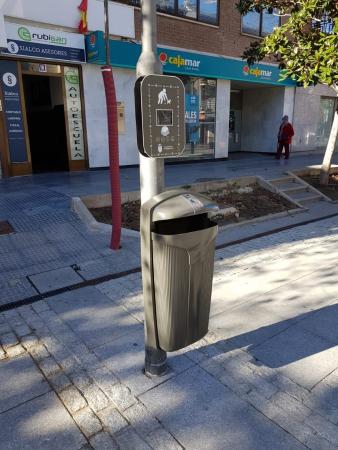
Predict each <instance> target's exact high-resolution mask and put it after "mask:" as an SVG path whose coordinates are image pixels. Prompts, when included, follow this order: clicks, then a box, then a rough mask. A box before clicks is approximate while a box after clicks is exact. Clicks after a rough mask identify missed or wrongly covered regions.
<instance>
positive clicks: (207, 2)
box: [129, 0, 220, 25]
mask: <svg viewBox="0 0 338 450" xmlns="http://www.w3.org/2000/svg"><path fill="white" fill-rule="evenodd" d="M129 4H130V5H132V6H140V0H129ZM219 4H220V1H219V0H157V1H156V5H157V10H158V11H159V12H162V13H167V14H171V15H174V16H179V17H184V18H186V19H190V20H195V21H198V22H204V23H208V24H211V25H218V19H219Z"/></svg>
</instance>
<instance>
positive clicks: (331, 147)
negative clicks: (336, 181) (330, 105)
mask: <svg viewBox="0 0 338 450" xmlns="http://www.w3.org/2000/svg"><path fill="white" fill-rule="evenodd" d="M332 87H333V89H334V90H335V92H336V93H337V95H338V86H337V85H336V86H332ZM337 136H338V105H337V107H336V111H335V114H334V119H333V124H332V128H331V133H330V137H329V142H328V143H327V147H326V150H325V155H324V159H323V163H322V167H321V169H320V180H319V182H320V185H321V186H327V185H328V183H329V175H330V168H331V161H332V157H333V154H334V151H335V148H336V142H337Z"/></svg>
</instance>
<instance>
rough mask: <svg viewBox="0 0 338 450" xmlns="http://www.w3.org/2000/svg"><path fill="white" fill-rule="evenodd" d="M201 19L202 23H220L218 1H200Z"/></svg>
mask: <svg viewBox="0 0 338 450" xmlns="http://www.w3.org/2000/svg"><path fill="white" fill-rule="evenodd" d="M199 17H200V21H201V22H206V23H211V24H213V25H216V24H217V23H218V1H217V0H200V4H199Z"/></svg>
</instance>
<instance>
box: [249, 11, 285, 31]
mask: <svg viewBox="0 0 338 450" xmlns="http://www.w3.org/2000/svg"><path fill="white" fill-rule="evenodd" d="M276 14H277V10H273V12H269V11H267V10H264V11H261V12H256V11H250V12H249V13H248V14H246V15H245V16H242V32H243V33H247V34H251V35H253V36H267V35H268V34H271V33H272V32H273V30H274V29H275V28H276V27H279V26H280V17H279V16H278V15H276Z"/></svg>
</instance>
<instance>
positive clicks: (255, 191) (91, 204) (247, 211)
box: [73, 177, 300, 233]
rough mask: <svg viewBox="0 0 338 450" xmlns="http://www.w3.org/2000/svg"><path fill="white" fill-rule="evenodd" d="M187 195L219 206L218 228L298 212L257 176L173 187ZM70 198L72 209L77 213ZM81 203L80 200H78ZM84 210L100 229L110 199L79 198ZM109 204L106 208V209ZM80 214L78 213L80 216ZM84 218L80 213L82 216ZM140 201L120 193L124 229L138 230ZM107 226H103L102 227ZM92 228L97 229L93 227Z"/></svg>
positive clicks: (108, 221)
mask: <svg viewBox="0 0 338 450" xmlns="http://www.w3.org/2000/svg"><path fill="white" fill-rule="evenodd" d="M175 188H176V189H177V188H180V189H184V190H187V191H189V192H199V193H202V194H204V195H206V196H208V197H210V198H211V199H212V200H214V201H215V202H216V203H217V204H218V205H219V207H220V210H221V214H220V215H217V217H218V223H219V225H221V226H229V225H232V226H233V225H234V224H237V223H238V224H239V223H244V222H247V221H252V220H255V219H257V220H263V219H264V218H265V217H267V218H271V217H273V216H274V215H277V216H280V215H284V214H288V213H290V212H297V211H300V209H298V208H297V206H296V205H295V204H294V203H293V202H292V201H290V200H289V199H288V198H287V197H285V196H281V195H279V194H277V193H275V192H274V188H273V187H271V186H269V184H268V183H267V182H265V181H264V180H263V179H261V178H260V177H243V178H238V179H235V180H228V181H217V182H215V181H210V182H203V183H196V184H193V185H186V186H178V187H175ZM74 200H76V199H73V208H74V209H75V210H76V211H77V212H79V211H78V209H79V207H78V206H76V202H74ZM77 200H80V199H77ZM81 200H82V202H83V205H82V206H83V208H88V210H89V211H88V210H87V211H88V215H87V220H86V222H87V223H89V220H88V217H91V220H92V223H94V224H95V222H96V223H98V224H99V225H102V226H107V225H108V226H109V225H111V207H110V196H109V195H108V194H104V195H99V196H94V197H84V198H82V199H81ZM108 205H109V206H108ZM80 215H81V214H80ZM82 216H83V214H82ZM139 221H140V200H139V192H128V193H123V199H122V226H123V228H124V229H129V230H134V231H131V233H133V232H135V231H139ZM103 224H106V225H103ZM95 228H99V227H98V226H96V227H95Z"/></svg>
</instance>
